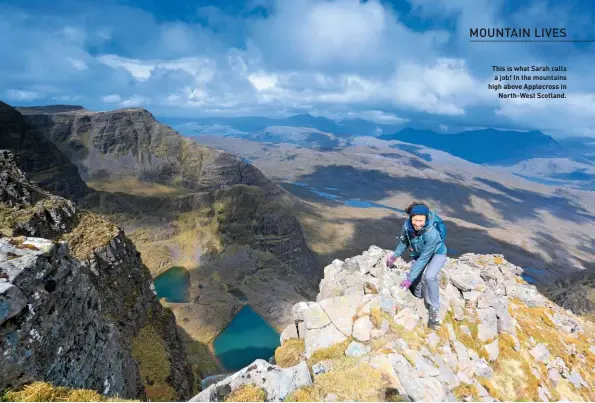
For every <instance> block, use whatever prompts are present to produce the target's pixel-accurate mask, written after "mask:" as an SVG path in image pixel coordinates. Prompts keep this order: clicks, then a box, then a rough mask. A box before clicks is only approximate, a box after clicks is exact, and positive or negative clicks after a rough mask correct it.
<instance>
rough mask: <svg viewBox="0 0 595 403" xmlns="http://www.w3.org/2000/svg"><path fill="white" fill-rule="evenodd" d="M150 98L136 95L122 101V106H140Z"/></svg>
mask: <svg viewBox="0 0 595 403" xmlns="http://www.w3.org/2000/svg"><path fill="white" fill-rule="evenodd" d="M147 102H148V100H147V99H146V98H145V97H142V96H139V95H134V96H132V97H130V98H128V99H125V100H123V101H121V102H120V106H121V107H122V108H131V107H140V106H142V105H144V104H146V103H147Z"/></svg>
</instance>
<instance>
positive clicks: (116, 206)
mask: <svg viewBox="0 0 595 403" xmlns="http://www.w3.org/2000/svg"><path fill="white" fill-rule="evenodd" d="M15 111H16V110H15ZM18 111H19V112H20V113H22V118H23V119H24V120H25V121H26V122H27V124H28V125H30V126H31V127H34V128H35V129H36V130H37V131H39V133H41V135H42V136H43V137H44V138H45V139H47V140H49V141H51V143H53V144H54V145H55V146H56V147H58V149H60V151H61V152H62V153H64V155H66V156H67V157H68V158H69V159H70V161H72V162H73V163H74V164H75V165H76V166H77V168H78V170H79V172H80V173H81V176H82V178H83V179H84V180H85V181H86V182H87V183H89V184H90V186H92V187H93V188H95V189H96V190H100V191H102V192H95V193H94V194H93V195H92V196H91V197H87V199H86V202H85V207H87V208H89V209H92V210H93V211H95V212H98V213H100V214H106V215H109V216H111V215H114V216H113V219H114V220H116V222H118V224H119V225H122V226H128V227H129V228H131V229H132V230H133V231H135V232H138V233H141V232H142V231H144V230H147V231H150V232H152V233H153V236H152V238H153V239H151V240H147V239H146V238H147V237H144V236H143V234H139V236H138V237H137V236H135V235H137V234H132V233H131V236H132V237H133V238H135V243H136V245H137V247H139V249H141V250H142V251H143V252H147V253H151V254H155V252H154V251H156V250H158V251H159V256H158V257H156V258H155V259H151V260H150V261H147V264H148V265H149V267H150V269H151V270H152V272H153V274H154V275H156V274H158V273H159V272H160V271H162V270H163V268H164V267H166V266H167V264H164V263H163V262H164V261H165V262H168V263H172V262H171V261H172V258H171V257H172V256H175V255H180V254H182V255H184V254H185V251H178V250H175V249H176V247H175V245H169V244H168V245H165V244H166V242H167V240H168V239H171V236H170V234H168V232H170V231H171V226H170V224H171V223H172V222H175V221H177V220H180V216H184V215H188V214H193V215H197V214H198V212H199V211H201V210H202V211H203V212H204V211H206V210H212V209H213V207H216V208H218V209H224V210H225V218H226V222H225V223H223V224H222V225H221V226H220V227H219V229H220V233H221V238H222V243H223V244H224V245H225V246H227V245H229V244H230V243H241V244H247V245H249V246H250V247H252V248H254V249H256V250H261V251H265V252H271V253H273V254H274V255H275V256H277V258H278V259H279V260H280V261H281V262H283V263H285V264H288V265H289V266H290V267H292V268H293V269H294V270H295V271H296V272H298V273H300V274H303V275H306V276H307V277H308V278H316V280H318V279H319V278H317V277H318V272H319V270H317V268H316V264H315V261H314V255H313V254H312V252H311V251H310V249H309V248H308V246H307V245H306V242H305V240H304V237H303V234H302V230H301V227H300V224H299V222H298V221H297V219H296V218H295V217H294V216H293V215H292V214H291V213H290V211H289V208H288V207H289V206H290V205H291V203H292V200H291V197H290V195H289V194H288V193H287V192H286V191H285V190H284V189H283V188H281V187H280V186H278V185H276V184H275V183H273V182H271V181H270V180H269V179H267V178H266V177H265V176H264V175H263V173H262V172H261V171H260V170H258V169H257V168H255V167H254V166H253V165H250V164H247V163H245V162H244V161H242V160H241V159H240V158H237V157H235V156H233V155H231V154H229V153H226V152H223V151H221V150H217V149H215V148H212V147H208V146H205V145H202V144H198V143H196V142H194V141H193V140H191V139H188V138H186V137H183V136H181V135H180V134H178V133H177V132H176V131H174V130H172V129H171V128H170V127H169V126H166V125H163V124H161V123H159V122H158V121H157V120H156V119H155V117H154V116H153V115H152V114H151V113H150V112H148V111H147V110H145V109H140V108H128V109H119V110H114V111H106V112H91V111H88V110H85V109H77V108H74V107H72V108H71V109H68V108H58V109H56V108H19V109H18ZM17 113H18V112H17ZM147 184H150V185H151V186H154V187H153V188H152V192H153V193H152V194H151V195H152V196H155V197H133V196H132V195H135V196H136V195H142V192H140V191H139V189H138V188H135V187H138V186H144V185H147ZM147 186H148V185H147ZM159 190H161V192H159ZM215 204H216V206H215ZM240 204H241V205H243V206H239V205H240ZM238 207H239V208H238ZM242 207H246V208H247V209H248V210H250V211H245V210H246V208H242ZM240 213H241V214H240ZM212 215H213V214H212V213H209V217H210V216H212ZM247 217H248V218H247ZM182 224H185V223H182ZM160 234H162V236H161V237H160V236H159V235H160ZM218 235H219V234H215V236H218ZM201 246H202V249H203V250H202V252H203V254H206V253H207V252H209V251H210V249H213V250H214V249H216V248H212V247H209V246H206V245H201ZM218 252H220V250H219V251H218ZM188 258H189V260H195V259H194V257H193V256H188ZM174 259H175V258H174ZM175 264H179V265H183V264H181V263H180V262H177V263H175ZM175 264H173V265H175Z"/></svg>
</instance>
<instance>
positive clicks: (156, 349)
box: [132, 324, 177, 401]
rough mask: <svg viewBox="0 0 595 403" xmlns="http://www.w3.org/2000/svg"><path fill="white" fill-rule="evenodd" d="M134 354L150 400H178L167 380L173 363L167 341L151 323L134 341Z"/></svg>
mask: <svg viewBox="0 0 595 403" xmlns="http://www.w3.org/2000/svg"><path fill="white" fill-rule="evenodd" d="M132 356H133V357H134V359H135V360H136V361H137V362H138V363H139V368H140V375H141V379H142V380H143V382H144V385H145V392H146V394H147V398H148V399H149V400H151V401H174V400H177V396H176V392H175V390H174V389H173V388H172V386H171V385H170V384H169V383H168V381H167V379H168V378H169V377H170V375H171V364H170V358H169V355H168V353H167V350H166V349H165V343H164V341H163V338H162V337H161V335H160V334H159V332H157V330H156V329H155V328H154V327H153V326H152V325H151V324H147V325H146V326H145V327H143V328H142V329H141V330H140V332H139V333H138V335H137V336H136V337H135V338H134V340H133V341H132Z"/></svg>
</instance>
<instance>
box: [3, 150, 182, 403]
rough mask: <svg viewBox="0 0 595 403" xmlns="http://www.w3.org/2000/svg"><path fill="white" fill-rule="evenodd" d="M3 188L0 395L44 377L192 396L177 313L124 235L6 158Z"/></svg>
mask: <svg viewBox="0 0 595 403" xmlns="http://www.w3.org/2000/svg"><path fill="white" fill-rule="evenodd" d="M0 182H1V183H0V184H1V185H2V186H1V187H0V197H1V198H0V209H1V210H2V223H3V229H4V231H5V233H4V234H3V235H4V236H3V237H1V238H0V275H1V277H2V278H0V342H1V343H2V344H1V351H2V360H1V361H0V389H4V388H15V389H16V388H19V387H21V386H23V385H25V384H27V383H29V382H32V381H35V380H43V381H47V382H50V383H52V384H54V385H56V386H68V387H74V388H85V389H93V390H96V391H98V392H99V393H102V394H106V395H116V394H117V395H119V396H121V397H126V398H141V399H151V400H159V399H165V400H182V399H187V398H189V397H190V396H191V395H192V391H193V374H192V370H191V367H190V365H189V363H188V361H187V358H186V354H185V348H184V344H183V342H182V340H181V338H180V336H179V335H178V333H177V330H176V323H175V319H174V316H173V314H172V313H171V312H170V311H169V310H166V309H164V308H163V307H162V306H161V305H160V303H159V301H158V300H157V298H156V296H155V295H156V293H155V290H154V285H153V283H152V278H151V275H150V273H149V271H148V269H147V268H146V267H145V266H144V265H143V264H142V261H141V260H140V256H139V253H138V252H137V251H136V249H135V247H134V245H133V244H132V242H131V241H130V240H128V239H127V238H126V236H125V234H124V232H123V231H122V230H121V229H120V228H118V227H117V226H115V225H113V224H111V223H109V222H107V221H105V220H104V219H102V218H100V217H98V216H96V215H94V214H91V213H88V212H84V211H77V209H76V207H75V206H74V205H73V204H72V203H71V202H69V201H67V200H64V199H62V198H58V197H56V196H52V195H50V194H49V193H47V192H45V191H43V190H41V189H40V188H38V187H37V186H35V185H33V184H32V183H30V182H28V181H27V180H26V179H25V177H24V175H23V174H22V172H21V171H20V170H19V169H18V168H17V167H16V166H15V165H14V163H13V157H12V155H11V154H10V153H7V152H5V151H2V152H0ZM10 231H12V233H6V232H10ZM18 235H21V236H18Z"/></svg>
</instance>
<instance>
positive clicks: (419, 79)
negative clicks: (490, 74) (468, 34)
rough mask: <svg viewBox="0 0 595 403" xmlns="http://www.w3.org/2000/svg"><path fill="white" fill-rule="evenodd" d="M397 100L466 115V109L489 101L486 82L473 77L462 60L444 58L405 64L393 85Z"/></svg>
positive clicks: (419, 108) (433, 111)
mask: <svg viewBox="0 0 595 403" xmlns="http://www.w3.org/2000/svg"><path fill="white" fill-rule="evenodd" d="M393 91H394V93H393V96H394V99H395V100H396V101H397V102H398V103H400V104H401V105H403V106H406V105H409V106H410V107H412V108H415V109H418V110H422V111H425V112H428V113H435V114H440V115H455V116H457V115H464V114H465V108H466V107H467V106H469V105H476V104H477V102H489V97H488V96H489V95H491V94H489V93H488V91H487V83H486V84H484V83H482V82H481V81H480V80H478V79H476V78H474V77H473V75H472V73H471V72H470V71H469V70H468V69H467V67H466V64H465V61H464V60H461V59H447V58H441V59H438V60H436V63H435V64H434V65H431V66H427V65H419V64H417V63H415V62H406V63H403V64H402V65H401V66H400V67H399V69H398V71H397V74H396V77H395V79H394V86H393Z"/></svg>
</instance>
